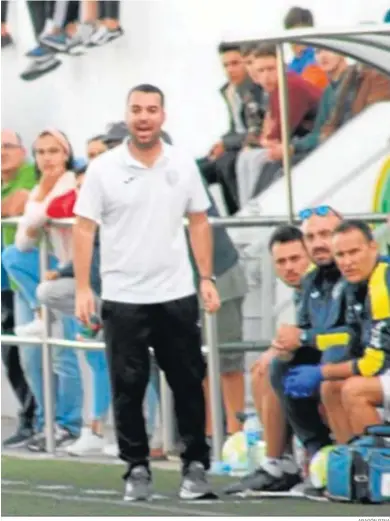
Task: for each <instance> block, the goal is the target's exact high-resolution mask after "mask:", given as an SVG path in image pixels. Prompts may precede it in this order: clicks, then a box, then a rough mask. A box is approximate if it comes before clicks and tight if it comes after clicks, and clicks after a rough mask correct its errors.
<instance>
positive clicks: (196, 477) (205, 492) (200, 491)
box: [179, 461, 216, 500]
mask: <svg viewBox="0 0 390 521" xmlns="http://www.w3.org/2000/svg"><path fill="white" fill-rule="evenodd" d="M179 497H180V499H187V500H188V499H206V498H207V499H208V498H210V499H212V498H215V497H216V496H215V494H214V493H213V492H212V490H211V486H210V484H209V482H208V481H207V475H206V469H205V468H204V465H203V463H201V462H200V461H193V462H191V463H190V464H189V466H188V467H187V468H186V469H185V470H184V472H183V480H182V482H181V487H180V492H179Z"/></svg>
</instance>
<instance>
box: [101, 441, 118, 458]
mask: <svg viewBox="0 0 390 521" xmlns="http://www.w3.org/2000/svg"><path fill="white" fill-rule="evenodd" d="M103 454H104V455H105V456H109V457H110V458H118V457H119V447H118V445H117V443H110V444H109V445H106V446H105V447H104V449H103Z"/></svg>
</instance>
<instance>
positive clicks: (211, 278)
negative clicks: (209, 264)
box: [200, 275, 217, 284]
mask: <svg viewBox="0 0 390 521" xmlns="http://www.w3.org/2000/svg"><path fill="white" fill-rule="evenodd" d="M200 280H210V281H211V282H214V284H215V283H216V282H217V277H216V276H215V275H210V277H200Z"/></svg>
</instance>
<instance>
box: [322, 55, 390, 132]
mask: <svg viewBox="0 0 390 521" xmlns="http://www.w3.org/2000/svg"><path fill="white" fill-rule="evenodd" d="M389 100H390V78H389V77H388V76H386V75H384V74H382V73H380V72H378V71H376V70H375V69H372V68H371V67H368V66H367V65H362V64H356V65H353V66H352V67H350V68H349V69H348V71H347V73H346V74H345V76H344V78H343V81H342V84H341V85H340V89H339V91H338V96H337V100H336V103H335V106H334V109H333V111H332V114H331V116H330V117H329V119H328V121H327V122H326V124H325V125H324V126H323V127H322V129H321V141H325V139H327V138H328V137H330V136H331V135H332V134H333V133H334V132H336V131H337V130H338V129H339V128H340V127H341V126H342V125H343V124H344V123H346V122H347V121H349V120H350V119H352V118H353V117H354V116H356V115H357V114H359V113H360V112H362V111H363V110H364V109H365V108H366V107H368V106H369V105H372V104H373V103H378V102H380V101H389Z"/></svg>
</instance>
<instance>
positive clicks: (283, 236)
mask: <svg viewBox="0 0 390 521" xmlns="http://www.w3.org/2000/svg"><path fill="white" fill-rule="evenodd" d="M295 241H300V242H301V243H302V244H304V242H303V233H302V232H301V230H300V229H299V228H297V226H293V225H292V224H283V225H282V226H279V227H278V228H276V230H275V231H274V232H273V234H272V235H271V237H270V239H269V242H268V249H269V251H272V248H273V246H274V244H276V243H278V242H279V243H281V244H286V243H288V242H295Z"/></svg>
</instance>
